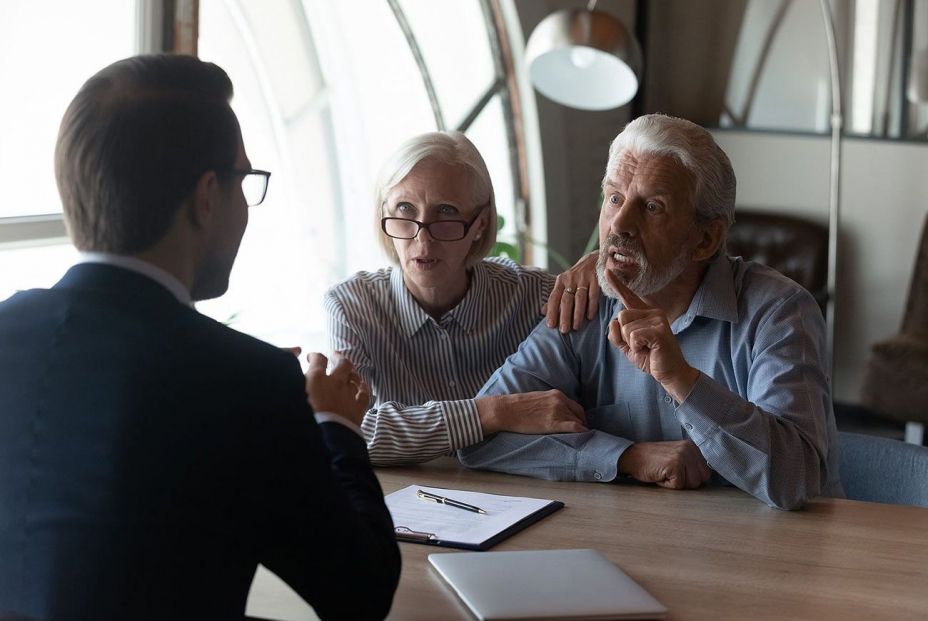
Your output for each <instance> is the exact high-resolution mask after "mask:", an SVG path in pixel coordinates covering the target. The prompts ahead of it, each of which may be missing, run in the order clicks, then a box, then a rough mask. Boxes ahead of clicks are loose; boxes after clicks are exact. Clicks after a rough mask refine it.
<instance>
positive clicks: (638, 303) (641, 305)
mask: <svg viewBox="0 0 928 621" xmlns="http://www.w3.org/2000/svg"><path fill="white" fill-rule="evenodd" d="M606 280H608V281H609V284H610V285H612V289H613V290H614V291H615V292H616V294H617V295H618V296H619V299H620V300H622V304H624V305H625V308H634V309H638V310H646V309H648V308H651V307H650V306H648V304H647V303H646V302H645V301H644V300H642V299H641V298H639V297H638V295H637V294H636V293H635V292H634V291H632V290H631V289H629V288H628V286H627V285H626V284H625V283H624V282H622V281H621V280H620V279H619V277H618V276H616V275H615V272H613V271H612V270H608V269H607V270H606Z"/></svg>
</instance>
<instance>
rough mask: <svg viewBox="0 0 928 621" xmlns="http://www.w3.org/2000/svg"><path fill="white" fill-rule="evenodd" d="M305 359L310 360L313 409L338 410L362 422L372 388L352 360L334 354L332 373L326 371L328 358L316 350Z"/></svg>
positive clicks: (308, 378) (309, 390)
mask: <svg viewBox="0 0 928 621" xmlns="http://www.w3.org/2000/svg"><path fill="white" fill-rule="evenodd" d="M306 359H307V360H308V361H309V369H308V370H307V371H306V394H307V395H308V399H309V404H310V405H311V406H312V408H313V410H315V411H316V412H331V413H333V414H338V415H340V416H344V417H345V418H347V419H348V420H350V421H351V422H353V423H355V424H356V425H360V424H361V420H362V419H363V418H364V413H365V411H367V404H368V401H369V400H370V396H371V391H370V388H369V387H368V386H367V384H366V383H365V382H364V381H363V380H362V379H361V377H360V376H359V375H358V374H357V373H356V372H355V370H354V366H353V365H352V364H351V362H350V361H349V360H348V359H347V358H344V357H342V356H334V357H333V360H334V361H335V365H334V366H333V367H332V371H331V372H330V373H326V366H327V365H328V363H329V361H328V359H327V358H326V357H325V356H323V355H322V354H319V353H315V352H313V353H311V354H309V355H308V356H306Z"/></svg>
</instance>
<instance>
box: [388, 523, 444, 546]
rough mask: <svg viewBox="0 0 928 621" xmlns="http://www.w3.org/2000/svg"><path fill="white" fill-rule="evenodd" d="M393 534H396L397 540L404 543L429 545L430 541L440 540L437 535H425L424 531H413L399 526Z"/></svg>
mask: <svg viewBox="0 0 928 621" xmlns="http://www.w3.org/2000/svg"><path fill="white" fill-rule="evenodd" d="M393 532H394V533H395V534H396V538H397V539H400V540H403V541H416V542H419V543H427V542H429V541H435V540H437V539H438V537H437V536H436V535H435V533H425V532H422V531H418V530H413V529H411V528H409V527H407V526H397V527H395V528H394V529H393Z"/></svg>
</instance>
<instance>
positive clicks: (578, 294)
mask: <svg viewBox="0 0 928 621" xmlns="http://www.w3.org/2000/svg"><path fill="white" fill-rule="evenodd" d="M598 259H599V252H598V251H593V252H591V253H590V254H588V255H586V256H584V257H581V259H580V260H579V261H577V263H576V264H575V265H574V266H573V267H572V268H570V269H569V270H567V271H566V272H564V273H563V274H560V275H558V277H557V280H555V281H554V288H553V289H551V294H550V295H549V296H548V303H547V304H545V305H544V306H543V307H542V308H541V312H542V314H544V316H545V322H546V323H547V325H548V327H549V328H558V329H559V330H560V331H561V332H562V333H563V334H567V333H568V332H570V331H571V330H579V329H580V328H581V327H582V326H583V324H584V323H585V322H586V321H589V320H592V319H593V318H594V317H596V313H597V312H599V280H598V279H597V278H596V261H597V260H598Z"/></svg>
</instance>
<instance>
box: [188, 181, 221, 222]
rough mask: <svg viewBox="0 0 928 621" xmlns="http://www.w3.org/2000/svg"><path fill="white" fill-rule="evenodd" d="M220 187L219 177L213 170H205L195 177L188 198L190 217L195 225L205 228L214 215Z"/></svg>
mask: <svg viewBox="0 0 928 621" xmlns="http://www.w3.org/2000/svg"><path fill="white" fill-rule="evenodd" d="M220 189H221V188H220V187H219V177H217V176H216V172H215V171H212V170H207V171H206V172H205V173H203V174H202V175H200V178H199V179H197V183H196V185H195V186H194V188H193V195H192V196H191V200H190V218H191V221H192V223H193V224H194V225H195V226H197V227H201V228H207V227H209V225H210V223H211V222H212V220H213V219H214V218H215V217H216V210H217V209H218V208H219V201H220V198H221V192H220Z"/></svg>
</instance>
